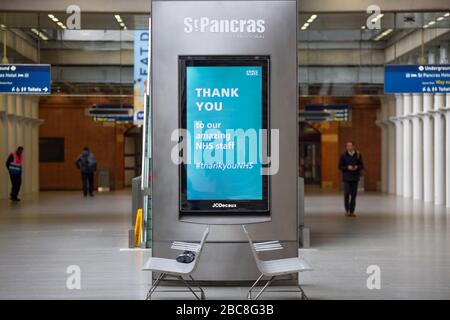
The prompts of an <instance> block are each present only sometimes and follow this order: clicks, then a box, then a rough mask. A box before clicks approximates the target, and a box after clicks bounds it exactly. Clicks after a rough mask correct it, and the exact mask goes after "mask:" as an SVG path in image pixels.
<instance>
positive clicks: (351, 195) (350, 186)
mask: <svg viewBox="0 0 450 320" xmlns="http://www.w3.org/2000/svg"><path fill="white" fill-rule="evenodd" d="M358 182H359V181H344V205H345V211H347V212H348V211H350V212H351V213H353V212H355V206H356V194H357V193H358Z"/></svg>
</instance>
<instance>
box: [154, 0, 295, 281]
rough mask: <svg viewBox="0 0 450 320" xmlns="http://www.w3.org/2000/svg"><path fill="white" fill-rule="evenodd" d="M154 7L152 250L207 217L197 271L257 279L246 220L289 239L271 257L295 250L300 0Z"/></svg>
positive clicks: (261, 233) (260, 231)
mask: <svg viewBox="0 0 450 320" xmlns="http://www.w3.org/2000/svg"><path fill="white" fill-rule="evenodd" d="M151 15H152V18H151V37H150V38H151V44H150V48H151V64H150V65H151V91H150V94H151V101H152V103H151V136H152V157H153V158H152V173H151V174H152V238H151V240H152V254H153V255H154V256H158V257H168V258H171V257H174V255H177V254H178V253H179V252H174V251H173V250H171V249H170V244H171V242H172V241H175V240H177V241H199V239H200V237H201V235H202V233H203V231H204V229H205V227H206V225H209V226H210V228H211V229H210V235H209V238H208V242H207V244H206V246H205V250H204V252H203V253H202V257H201V261H200V263H199V267H198V269H197V271H196V273H195V276H194V277H195V279H196V280H199V281H207V282H218V283H223V282H243V281H254V280H255V279H256V277H257V275H258V272H257V269H256V265H255V262H254V259H253V257H252V253H251V250H250V247H249V244H248V241H247V239H246V237H245V235H244V233H243V231H242V227H241V225H246V227H247V229H248V230H249V232H250V234H251V236H252V238H253V239H254V240H255V241H269V240H279V241H280V242H281V243H282V244H283V246H284V248H285V250H283V252H282V253H280V252H277V251H275V252H270V253H267V258H275V257H277V256H280V257H282V256H285V255H286V256H296V255H298V243H299V236H298V185H297V176H298V150H297V148H298V132H297V131H298V129H297V127H298V116H297V113H298V100H297V69H298V67H297V3H296V1H290V0H288V1H284V0H283V1H163V0H156V1H152V10H151ZM177 159H178V160H177ZM294 280H295V279H294Z"/></svg>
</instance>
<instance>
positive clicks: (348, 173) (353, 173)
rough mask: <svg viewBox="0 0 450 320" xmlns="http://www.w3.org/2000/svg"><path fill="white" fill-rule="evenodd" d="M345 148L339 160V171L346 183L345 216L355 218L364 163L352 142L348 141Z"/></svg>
mask: <svg viewBox="0 0 450 320" xmlns="http://www.w3.org/2000/svg"><path fill="white" fill-rule="evenodd" d="M345 148H346V150H345V152H344V153H343V154H342V155H341V158H340V160H339V170H341V172H342V181H343V182H344V206H345V215H346V216H347V217H355V207H356V195H357V193H358V183H359V179H360V178H361V171H362V170H363V169H364V163H363V160H362V156H361V153H360V152H359V151H358V150H356V148H355V144H354V143H353V142H352V141H348V142H347V143H346V145H345Z"/></svg>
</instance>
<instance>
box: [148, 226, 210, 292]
mask: <svg viewBox="0 0 450 320" xmlns="http://www.w3.org/2000/svg"><path fill="white" fill-rule="evenodd" d="M208 234H209V227H208V228H206V230H205V232H204V233H203V236H202V240H201V241H200V243H190V242H180V241H174V242H173V243H172V246H171V248H172V249H174V250H181V251H185V250H188V251H193V252H195V259H194V261H193V262H191V263H180V262H178V261H176V260H175V259H166V258H157V257H151V258H149V259H148V260H147V262H146V264H145V266H144V267H143V268H142V270H144V271H152V272H159V273H160V275H159V276H158V278H157V279H156V280H155V282H153V284H152V286H151V288H150V289H149V291H148V293H147V297H146V300H150V299H151V296H152V294H153V293H154V292H155V290H156V288H157V287H158V285H159V283H160V282H161V281H162V280H163V279H164V278H165V277H166V276H171V277H175V278H177V279H179V280H180V281H181V282H182V283H183V284H184V285H185V286H186V287H187V288H188V289H189V291H190V292H192V294H193V295H194V296H195V297H196V298H197V299H198V300H204V299H205V292H204V291H203V289H202V288H201V287H200V286H199V285H198V284H197V283H196V281H195V280H194V278H193V277H192V273H194V271H195V269H196V268H197V265H198V262H199V261H200V255H201V253H202V250H203V247H204V246H205V242H206V238H207V237H208ZM183 276H187V277H189V279H190V280H192V282H193V284H194V285H195V286H196V287H197V288H198V289H199V290H200V297H199V296H198V295H197V294H196V293H195V291H194V290H193V289H192V288H191V286H190V285H189V283H188V282H187V281H186V280H185V279H184V278H183Z"/></svg>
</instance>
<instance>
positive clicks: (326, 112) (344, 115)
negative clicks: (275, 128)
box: [300, 104, 350, 122]
mask: <svg viewBox="0 0 450 320" xmlns="http://www.w3.org/2000/svg"><path fill="white" fill-rule="evenodd" d="M300 117H301V118H303V121H310V122H333V121H339V122H340V121H350V108H349V106H348V105H346V104H307V105H305V110H304V111H303V112H300Z"/></svg>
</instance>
